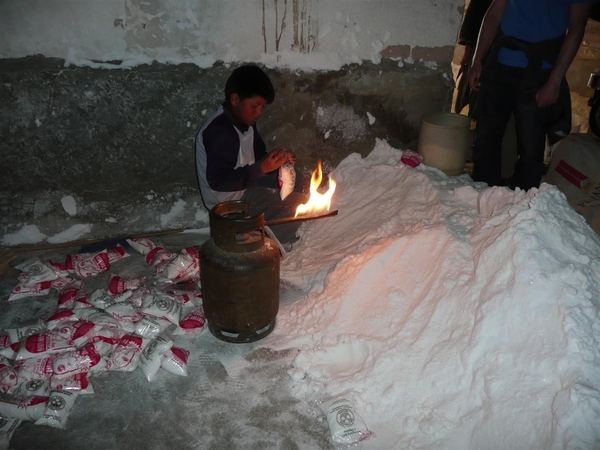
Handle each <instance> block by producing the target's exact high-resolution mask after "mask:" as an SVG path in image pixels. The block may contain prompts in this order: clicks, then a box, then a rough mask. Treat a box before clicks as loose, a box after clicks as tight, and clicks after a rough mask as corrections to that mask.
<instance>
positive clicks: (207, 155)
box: [196, 65, 308, 250]
mask: <svg viewBox="0 0 600 450" xmlns="http://www.w3.org/2000/svg"><path fill="white" fill-rule="evenodd" d="M274 99H275V90H274V89H273V84H272V83H271V80H270V79H269V77H268V75H267V74H266V73H265V72H263V70H262V69H260V68H259V67H258V66H254V65H245V66H241V67H238V68H237V69H235V70H234V71H233V72H232V74H231V75H230V76H229V79H228V80H227V82H226V84H225V102H224V103H223V104H222V105H221V106H220V107H219V108H218V109H217V110H216V111H215V112H214V113H213V114H212V115H211V116H210V117H209V118H208V119H207V120H206V122H204V125H202V128H201V129H200V132H199V133H198V136H197V137H196V169H197V171H198V180H199V184H200V192H201V194H202V200H203V201H204V205H205V206H206V208H207V209H209V210H210V209H212V207H213V206H215V205H216V204H217V203H221V202H224V201H227V200H240V199H241V200H247V201H248V202H249V203H250V215H252V216H256V215H259V214H260V213H263V212H264V213H265V220H273V219H278V218H284V217H293V216H294V214H295V213H296V208H297V207H298V205H299V204H300V203H306V202H307V201H308V199H307V198H306V197H305V196H304V195H302V193H301V192H302V176H301V174H300V173H299V172H298V171H297V170H296V184H295V186H294V192H292V193H291V194H289V195H288V196H287V197H286V198H285V200H281V197H280V194H279V192H278V182H277V179H278V172H279V168H280V167H281V166H282V165H283V164H285V163H286V162H290V163H292V164H294V163H295V162H296V155H295V154H294V153H293V152H289V151H286V150H284V149H279V150H274V151H272V152H270V153H267V150H266V146H265V143H264V141H263V139H262V138H261V137H260V135H259V134H258V130H257V128H256V122H257V121H258V119H259V118H260V116H262V114H263V108H264V106H265V105H268V104H271V103H272V102H273V100H274ZM299 226H300V223H288V224H281V225H274V226H273V227H272V231H273V233H274V234H275V236H276V237H277V239H279V241H280V242H281V243H282V244H287V245H284V248H285V249H286V250H289V249H291V242H293V241H295V240H297V239H298V238H297V237H296V231H297V230H298V228H299Z"/></svg>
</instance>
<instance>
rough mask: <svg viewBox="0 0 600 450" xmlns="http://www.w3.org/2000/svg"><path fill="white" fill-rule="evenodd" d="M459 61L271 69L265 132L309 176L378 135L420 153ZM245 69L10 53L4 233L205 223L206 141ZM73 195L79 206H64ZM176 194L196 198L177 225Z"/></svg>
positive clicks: (2, 126) (0, 184)
mask: <svg viewBox="0 0 600 450" xmlns="http://www.w3.org/2000/svg"><path fill="white" fill-rule="evenodd" d="M446 53H448V52H446ZM433 54H436V52H433ZM450 58H451V52H450V56H448V57H447V61H446V62H445V63H442V62H440V63H439V64H438V62H434V63H433V64H431V63H428V62H426V63H421V62H418V63H413V64H399V63H398V62H397V61H393V60H390V59H384V60H383V61H382V62H381V63H379V64H372V63H364V64H361V65H349V66H344V67H343V68H342V69H341V70H338V71H327V72H320V71H312V72H299V71H290V70H281V69H279V70H275V69H266V71H267V73H268V74H269V75H270V77H271V78H272V80H273V83H274V85H275V89H276V100H275V102H274V103H273V104H272V105H271V106H269V107H268V108H267V110H266V113H265V115H264V116H263V118H262V119H261V121H260V122H259V124H258V126H259V131H260V132H261V134H262V136H263V138H264V139H265V141H266V142H267V146H268V147H269V148H280V147H285V148H288V149H293V150H294V151H295V152H296V153H297V155H298V159H299V162H298V164H299V167H300V168H301V169H302V170H303V171H304V172H306V173H307V174H310V172H311V171H312V170H313V169H314V167H315V165H316V162H317V159H322V160H323V162H324V166H325V168H326V169H331V168H333V167H335V166H336V165H337V164H338V163H339V161H341V160H342V159H343V158H344V157H345V156H347V155H348V154H350V153H353V152H358V153H360V154H362V155H366V154H368V152H369V151H370V150H371V149H372V148H373V146H374V143H375V138H383V139H387V140H388V141H389V142H390V143H391V144H392V145H394V146H396V147H398V148H412V149H414V148H416V142H417V137H418V129H419V120H420V117H421V115H422V114H424V113H425V112H428V111H448V110H449V108H450V100H451V94H452V81H451V76H450V65H449V62H450ZM233 67H234V66H232V65H227V67H226V66H225V65H223V64H220V63H219V64H215V65H214V66H213V67H211V68H208V69H201V68H198V66H195V65H192V64H179V65H165V64H158V63H154V64H152V65H142V66H137V67H135V68H132V69H129V70H123V69H116V70H107V69H91V68H87V67H74V66H71V67H64V61H63V60H60V59H52V58H45V57H41V56H37V57H28V58H19V59H4V60H0V104H2V105H4V107H3V108H2V109H0V135H1V139H0V154H1V155H2V164H1V165H0V213H1V216H2V218H1V219H0V236H1V235H5V234H7V233H14V232H16V231H18V230H19V229H20V228H21V227H22V226H23V225H25V224H36V226H37V227H38V228H39V230H40V232H41V233H43V234H44V235H46V236H52V235H53V234H55V233H58V232H60V231H62V230H65V229H67V228H69V227H70V226H73V225H76V224H81V223H91V224H94V227H93V230H92V232H91V233H88V234H87V235H86V238H91V237H105V236H120V235H123V234H135V233H139V232H143V231H148V230H160V229H165V228H178V227H191V228H197V227H201V226H206V211H204V210H203V206H202V203H201V199H200V196H199V194H198V190H197V182H196V173H195V163H194V139H195V136H196V133H197V131H198V129H199V128H200V126H201V124H202V122H203V121H204V119H205V118H206V116H207V115H209V114H210V113H211V112H212V111H213V110H214V109H215V108H216V107H217V106H218V105H219V104H220V103H221V102H222V100H223V93H222V90H223V86H224V85H225V81H226V79H227V77H228V75H229V73H230V72H231V70H232V69H233ZM67 195H70V196H72V197H73V198H74V199H75V201H76V204H77V213H76V214H75V215H70V214H68V213H67V212H66V211H65V209H64V208H62V206H61V199H62V198H63V197H64V196H67ZM177 202H185V203H184V204H185V205H186V207H185V208H183V212H182V213H181V214H179V216H178V219H177V221H176V222H173V221H169V214H170V212H172V211H173V205H177V204H178V203H177ZM180 205H181V203H180ZM157 210H158V211H159V212H161V215H159V216H158V217H156V213H155V211H157Z"/></svg>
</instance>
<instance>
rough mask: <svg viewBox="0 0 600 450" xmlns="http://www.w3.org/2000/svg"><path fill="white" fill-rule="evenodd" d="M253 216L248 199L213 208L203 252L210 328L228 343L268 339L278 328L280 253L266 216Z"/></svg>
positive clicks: (206, 304) (203, 280) (201, 264)
mask: <svg viewBox="0 0 600 450" xmlns="http://www.w3.org/2000/svg"><path fill="white" fill-rule="evenodd" d="M248 213H249V204H248V202H245V201H230V202H224V203H219V204H218V205H216V206H215V207H214V208H213V209H211V211H210V215H209V219H210V232H211V239H209V240H208V241H206V242H205V243H204V244H203V245H202V250H201V254H200V276H201V279H202V297H203V298H202V304H203V307H204V314H205V316H206V320H207V322H208V329H209V330H210V332H211V333H212V334H213V335H214V336H215V337H216V338H218V339H221V340H223V341H226V342H233V343H246V342H254V341H257V340H259V339H262V338H264V337H265V336H267V335H268V334H269V333H271V331H273V329H274V328H275V319H276V317H277V312H278V311H279V262H280V256H279V250H278V248H277V245H276V244H275V242H274V241H273V240H271V239H269V238H267V237H265V235H264V214H261V215H259V216H256V217H249V216H248Z"/></svg>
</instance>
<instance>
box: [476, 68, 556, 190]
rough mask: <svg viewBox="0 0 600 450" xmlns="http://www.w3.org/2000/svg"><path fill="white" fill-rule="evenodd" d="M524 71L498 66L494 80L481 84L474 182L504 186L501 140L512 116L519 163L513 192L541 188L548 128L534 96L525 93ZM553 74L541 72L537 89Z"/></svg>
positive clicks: (512, 182) (512, 185) (546, 71)
mask: <svg viewBox="0 0 600 450" xmlns="http://www.w3.org/2000/svg"><path fill="white" fill-rule="evenodd" d="M525 70H526V69H522V68H519V67H510V66H505V65H503V64H498V65H497V69H496V70H495V71H494V73H493V76H491V77H490V79H488V80H487V81H485V85H484V82H483V81H482V91H481V92H480V94H479V98H478V100H477V102H478V106H479V108H480V110H479V118H478V120H477V126H476V129H475V145H474V147H473V165H474V167H473V179H474V180H475V181H485V182H486V183H487V184H489V185H490V186H501V185H503V184H505V183H503V181H502V179H501V170H502V164H501V160H502V138H503V136H504V131H505V130H506V125H507V124H508V120H509V119H510V115H511V113H512V114H514V116H515V130H516V136H517V155H518V160H517V163H516V164H515V173H514V176H513V178H512V180H511V185H510V187H511V188H515V187H520V188H521V189H529V188H532V187H539V185H540V181H541V178H542V175H543V174H544V150H545V147H546V145H545V144H546V127H545V125H544V123H543V119H542V115H541V113H540V108H538V106H537V103H536V101H535V92H533V91H532V92H525V93H524V92H522V91H521V81H522V79H523V77H524V76H525ZM549 75H550V70H542V71H541V73H540V75H539V79H538V86H542V85H543V84H544V83H545V82H546V80H547V79H548V76H549Z"/></svg>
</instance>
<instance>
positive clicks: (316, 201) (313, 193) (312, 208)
mask: <svg viewBox="0 0 600 450" xmlns="http://www.w3.org/2000/svg"><path fill="white" fill-rule="evenodd" d="M321 181H323V169H322V167H321V161H320V160H319V162H318V163H317V168H316V169H315V171H314V172H313V173H312V176H311V177H310V198H309V200H308V202H307V203H305V204H303V205H298V208H297V209H296V215H295V216H294V217H298V216H300V215H303V214H314V213H319V212H323V211H329V207H330V206H331V197H332V196H333V193H334V192H335V186H336V182H335V181H333V179H332V178H331V177H329V189H328V190H327V192H325V193H324V194H320V193H319V192H318V191H317V189H318V188H319V186H320V185H321Z"/></svg>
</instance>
